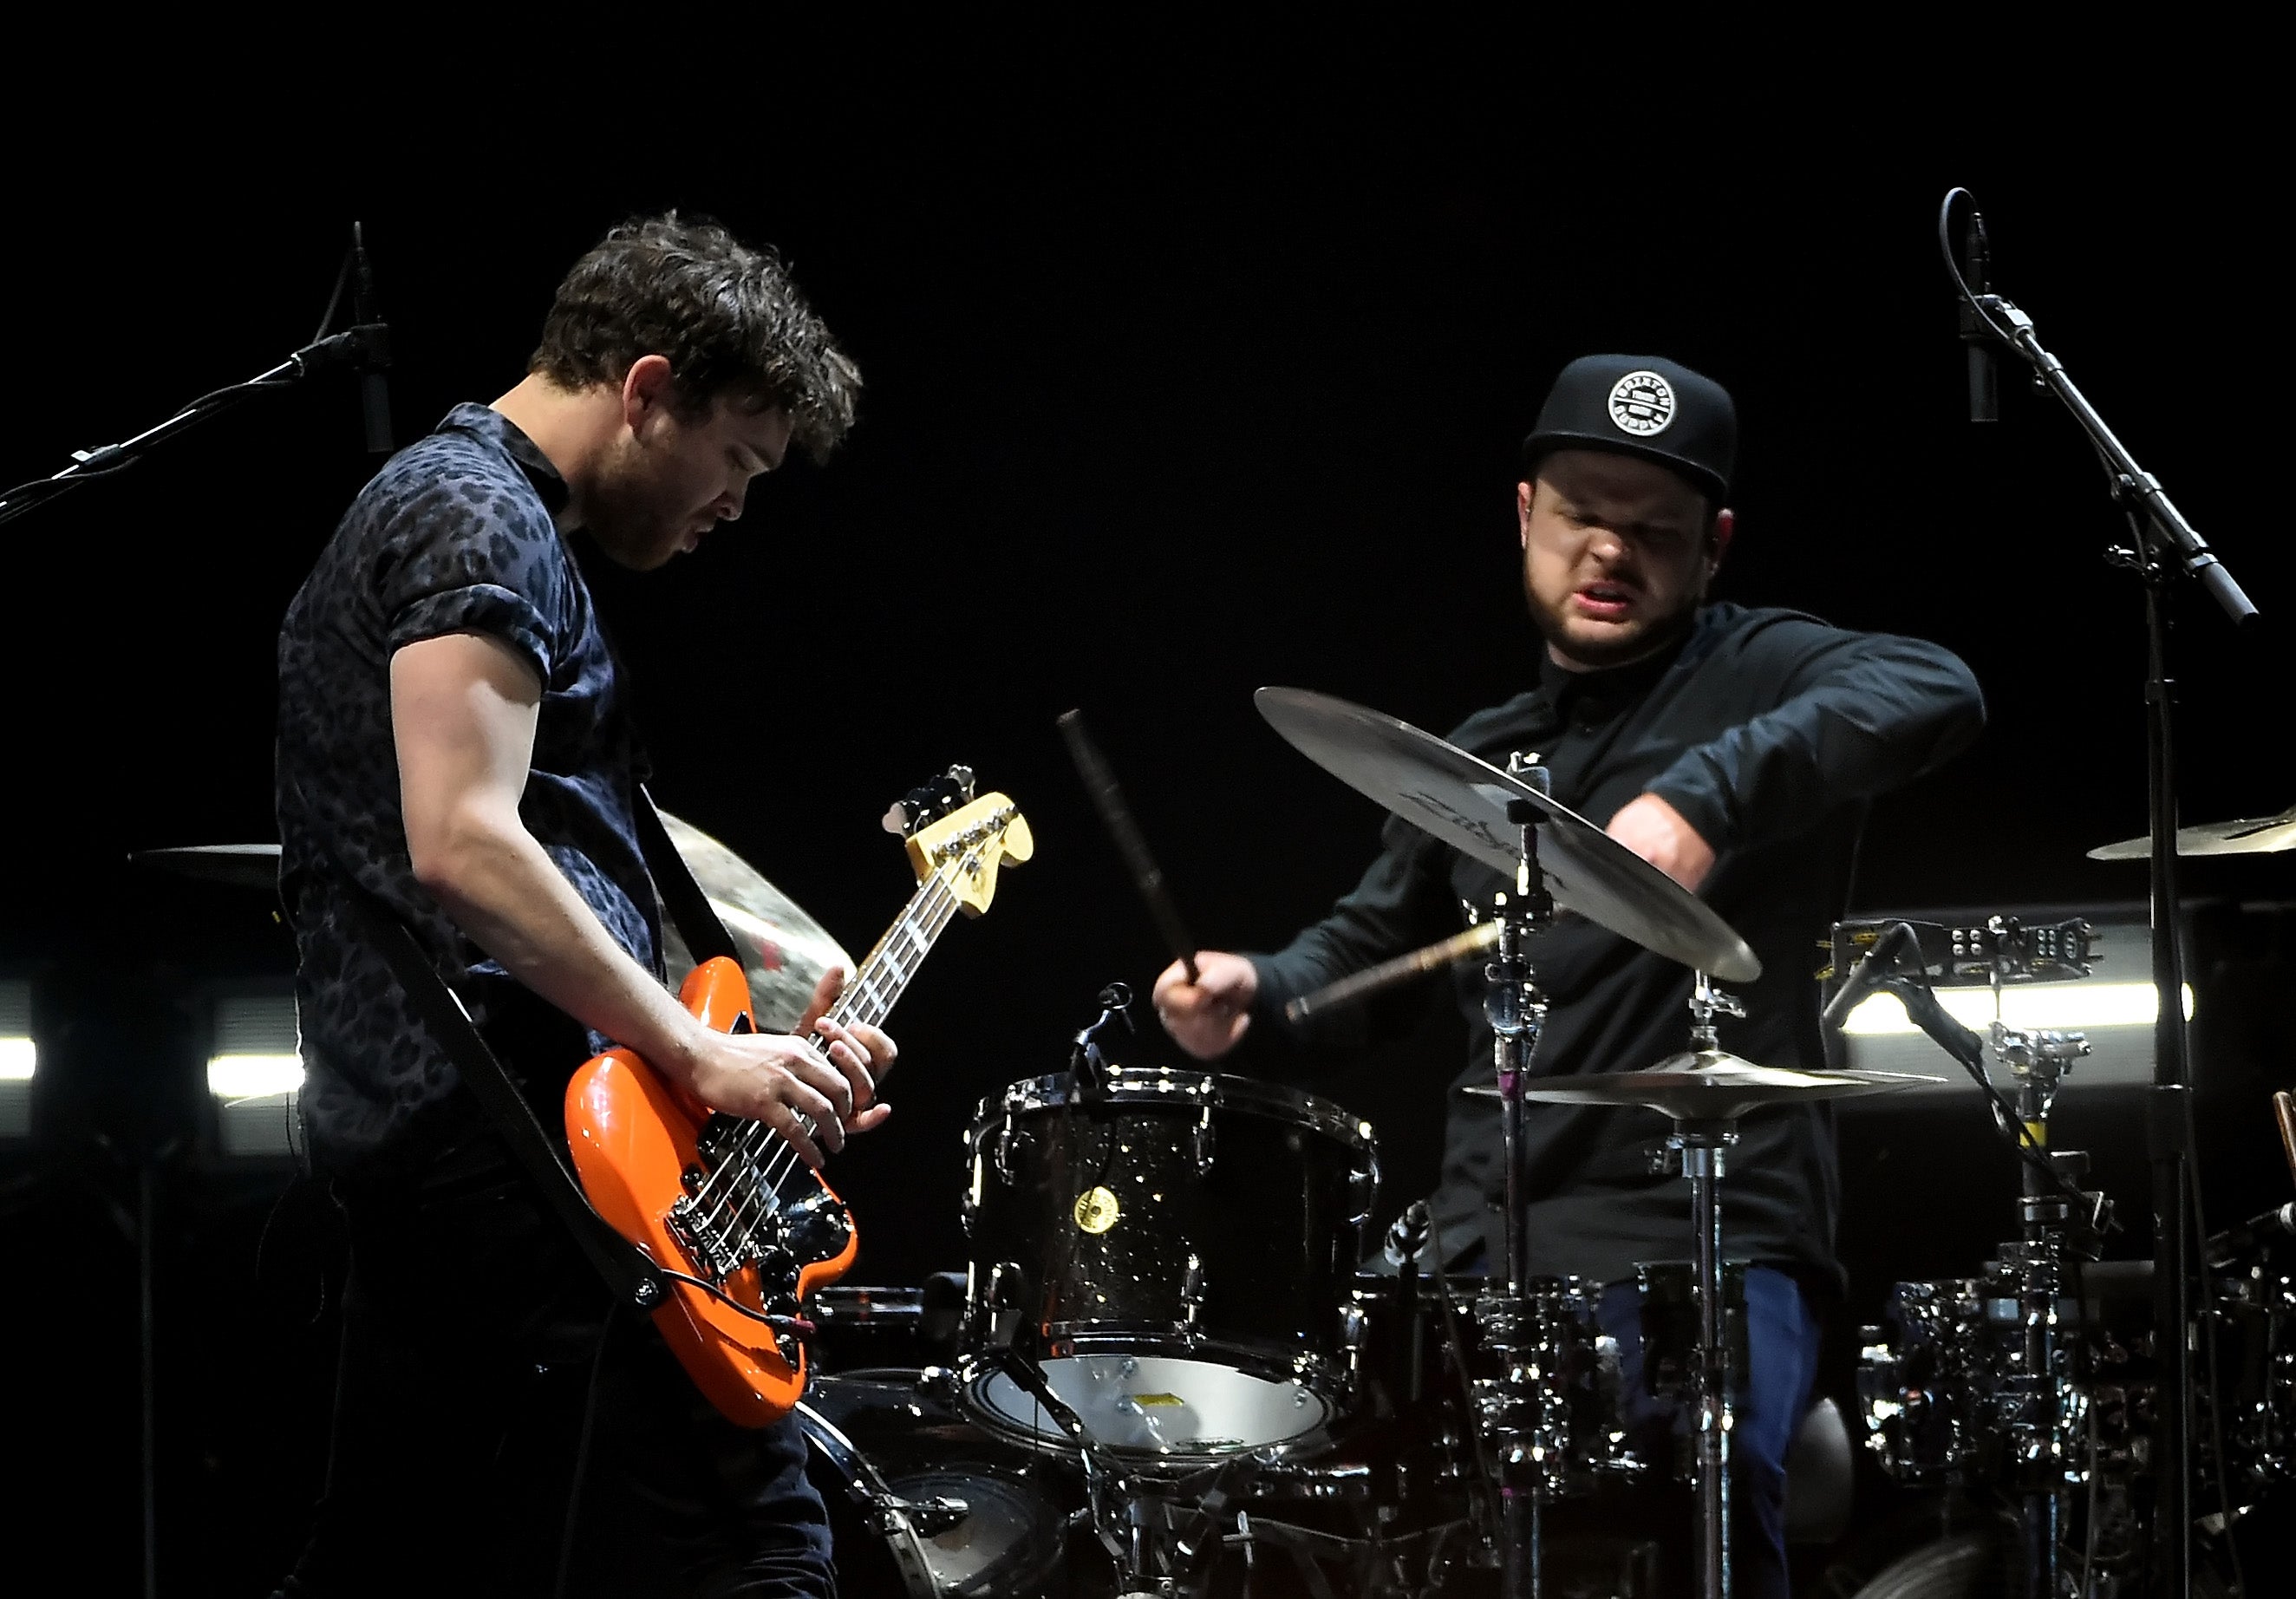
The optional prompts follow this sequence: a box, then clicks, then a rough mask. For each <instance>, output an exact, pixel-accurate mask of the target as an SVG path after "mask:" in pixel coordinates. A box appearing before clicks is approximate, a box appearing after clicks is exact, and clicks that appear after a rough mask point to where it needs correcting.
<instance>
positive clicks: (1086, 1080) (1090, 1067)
mask: <svg viewBox="0 0 2296 1599" xmlns="http://www.w3.org/2000/svg"><path fill="white" fill-rule="evenodd" d="M1095 1004H1097V1005H1099V1006H1100V1015H1099V1017H1098V1018H1097V1019H1096V1020H1095V1021H1093V1022H1092V1023H1091V1025H1089V1026H1087V1027H1086V1028H1085V1029H1083V1030H1082V1031H1080V1032H1078V1034H1077V1036H1076V1044H1075V1047H1074V1048H1073V1049H1072V1050H1071V1051H1070V1054H1069V1075H1070V1077H1071V1078H1074V1079H1075V1081H1076V1086H1077V1088H1078V1092H1080V1093H1083V1094H1097V1093H1098V1092H1100V1090H1101V1087H1102V1086H1103V1079H1104V1078H1106V1076H1107V1073H1108V1071H1109V1070H1110V1068H1111V1062H1110V1060H1109V1058H1108V1053H1107V1050H1106V1049H1105V1048H1104V1047H1103V1046H1104V1044H1105V1042H1106V1041H1107V1040H1108V1039H1109V1038H1111V1037H1113V1036H1114V1035H1115V1033H1116V1032H1117V1030H1118V1029H1121V1030H1122V1032H1123V1035H1124V1037H1127V1038H1129V1037H1132V1036H1133V1030H1134V1029H1133V1026H1132V985H1131V984H1129V983H1120V982H1118V983H1111V984H1109V985H1108V987H1106V988H1103V989H1102V990H1101V991H1100V995H1099V997H1098V998H1097V999H1096V1000H1095Z"/></svg>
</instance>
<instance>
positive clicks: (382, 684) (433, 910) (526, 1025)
mask: <svg viewBox="0 0 2296 1599" xmlns="http://www.w3.org/2000/svg"><path fill="white" fill-rule="evenodd" d="M566 495H567V488H566V483H565V480H563V479H562V478H561V477H560V476H559V475H558V472H557V471H556V469H554V468H553V466H552V465H551V464H550V462H549V460H548V458H547V457H545V455H543V453H542V452H541V451H540V450H539V449H538V448H537V447H535V445H534V443H533V441H532V440H531V439H528V438H527V437H526V435H525V434H523V433H521V432H520V431H519V430H518V429H517V428H516V427H515V426H513V425H512V423H511V422H510V421H509V419H508V418H506V417H504V416H503V415H502V414H499V413H497V412H496V411H493V410H490V409H488V407H486V406H475V405H464V406H455V409H454V410H452V411H450V412H448V413H447V417H446V420H445V421H444V422H441V423H440V424H439V428H438V430H437V431H435V432H433V433H431V434H430V436H429V437H428V438H426V439H421V440H419V441H418V442H416V443H414V444H413V445H410V446H409V447H406V449H404V450H401V451H400V452H399V453H398V455H394V456H392V457H391V458H390V460H389V462H388V463H386V464H385V465H384V467H383V469H382V471H381V472H379V473H378V474H377V475H376V476H375V478H374V480H373V481H372V482H370V483H369V484H368V485H367V486H366V488H365V489H363V490H362V491H361V492H360V494H359V496H358V498H357V499H356V500H355V501H353V502H352V504H351V507H350V509H349V510H348V512H345V513H344V515H343V519H342V521H341V523H340V526H338V527H337V528H336V529H335V535H334V537H333V538H332V540H331V541H330V542H329V544H328V545H327V547H326V549H325V550H324V553H322V554H321V555H320V557H319V560H318V564H317V565H316V567H315V568H314V569H313V570H312V572H311V575H310V577H309V578H307V579H306V580H305V582H304V584H303V586H302V589H301V590H300V591H299V593H298V594H296V596H295V599H294V602H293V603H292V604H291V605H290V606H289V607H288V609H287V617H286V620H285V622H284V623H283V625H282V627H281V628H280V634H279V740H278V749H277V775H278V790H277V801H278V808H279V839H280V844H281V860H280V895H281V898H282V899H283V901H284V903H285V905H286V906H287V909H288V912H289V914H290V916H291V920H292V922H293V924H294V931H295V940H296V947H297V951H298V954H299V963H298V967H297V972H296V999H297V1003H298V1005H299V1011H300V1019H301V1026H302V1052H303V1059H304V1062H305V1065H306V1068H307V1083H306V1086H305V1088H304V1091H303V1095H302V1111H303V1117H304V1122H305V1126H306V1128H307V1131H308V1134H309V1136H310V1141H311V1146H312V1150H313V1152H314V1154H315V1155H316V1156H317V1157H318V1158H319V1159H321V1160H323V1161H324V1162H325V1163H327V1164H329V1165H331V1166H334V1167H337V1168H341V1169H348V1168H353V1167H357V1166H358V1165H361V1164H364V1163H365V1162H366V1161H368V1160H372V1159H373V1157H375V1156H377V1155H380V1154H385V1153H387V1152H390V1151H392V1150H393V1149H394V1148H395V1147H402V1146H405V1145H406V1144H408V1143H409V1142H410V1140H411V1139H412V1138H413V1137H414V1133H413V1129H414V1128H416V1127H417V1126H418V1125H419V1124H421V1123H422V1122H423V1121H424V1119H426V1117H427V1116H428V1115H429V1114H430V1113H433V1112H434V1111H436V1109H437V1107H439V1106H440V1105H442V1103H445V1102H446V1100H447V1095H448V1093H449V1091H450V1090H451V1089H452V1088H453V1087H455V1082H456V1075H455V1069H454V1067H453V1066H452V1065H451V1064H449V1063H448V1062H447V1058H446V1055H445V1054H444V1053H443V1052H442V1051H441V1050H440V1049H439V1046H437V1045H436V1044H435V1043H433V1042H432V1041H431V1039H430V1036H429V1034H428V1033H427V1032H425V1031H424V1029H423V1028H422V1024H421V1023H420V1022H419V1021H417V1020H416V1019H415V1016H414V1012H413V1010H412V1008H411V1007H410V1006H409V1005H408V1003H407V1001H406V996H405V994H404V993H403V991H402V990H401V989H400V988H399V985H398V980H396V979H395V978H394V977H393V976H392V975H391V972H390V971H389V968H388V967H387V966H386V965H385V964H383V961H382V958H381V955H378V954H377V953H376V952H375V951H374V950H373V949H372V948H369V947H367V946H366V944H365V941H364V940H362V939H360V938H359V937H358V936H357V930H356V924H355V923H352V922H349V921H348V912H347V907H346V903H345V898H344V889H343V886H342V885H343V882H344V881H345V878H346V876H347V875H348V876H355V877H356V879H357V881H359V882H360V883H362V884H363V885H365V887H366V888H367V889H368V890H371V891H373V893H375V894H377V895H379V896H380V897H381V898H382V899H383V900H384V902H385V903H387V904H388V905H389V906H391V907H392V908H393V909H395V910H397V911H398V913H399V914H401V915H402V916H403V917H405V919H406V922H408V924H409V925H410V926H412V927H413V928H414V930H415V932H416V934H417V936H418V937H419V938H420V939H421V940H422V943H423V945H424V946H425V947H426V948H428V949H429V950H430V952H431V954H432V955H433V957H434V958H435V960H436V961H437V964H438V967H439V974H440V975H441V976H442V977H444V978H446V979H447V980H448V981H449V982H450V983H451V984H452V985H453V986H454V987H455V989H456V991H457V992H458V993H459V994H460V995H461V996H462V997H463V1003H464V1005H467V1006H468V1007H469V1008H470V1009H471V1013H472V1014H473V1015H474V1016H475V1017H476V1018H477V1020H478V1021H479V1022H480V1026H481V1028H482V1029H484V1030H485V1031H486V1033H487V1036H488V1040H489V1042H491V1043H492V1044H493V1045H494V1046H495V1049H496V1053H497V1054H500V1055H502V1056H503V1057H504V1062H505V1064H508V1065H509V1066H511V1067H512V1069H513V1070H514V1071H515V1072H516V1073H517V1074H519V1075H520V1076H521V1077H522V1078H524V1079H525V1082H526V1086H527V1087H528V1089H529V1094H530V1095H532V1097H533V1098H534V1099H535V1100H536V1102H537V1104H539V1105H542V1106H545V1107H547V1106H548V1105H550V1104H551V1103H553V1101H554V1099H555V1097H556V1095H558V1094H559V1093H560V1092H562V1090H563V1087H564V1085H565V1081H566V1078H568V1076H570V1074H571V1072H572V1071H573V1069H574V1068H575V1067H576V1066H578V1065H579V1064H580V1063H581V1062H582V1061H583V1060H584V1059H585V1058H586V1056H587V1055H588V1054H591V1053H592V1052H593V1051H594V1050H595V1049H596V1048H598V1047H601V1046H603V1042H604V1041H603V1040H602V1039H599V1038H597V1037H594V1035H591V1034H589V1033H588V1032H587V1031H586V1029H583V1028H582V1027H580V1026H579V1025H578V1024H577V1023H575V1022H574V1021H572V1020H571V1019H570V1018H568V1017H566V1016H564V1015H563V1014H562V1013H559V1012H556V1011H554V1010H552V1009H551V1008H550V1007H548V1006H546V1005H544V1004H543V1003H542V1001H541V1000H540V999H538V998H537V997H536V996H534V995H533V994H532V993H531V992H529V990H527V989H526V988H523V987H522V986H521V985H520V984H518V983H516V982H515V981H514V980H512V979H511V978H510V977H509V975H508V974H507V973H505V972H504V971H503V970H502V968H501V967H500V966H498V965H496V964H495V963H494V962H493V961H492V960H490V959H488V957H487V956H486V955H484V954H483V952H481V951H480V949H479V948H478V947H476V946H475V945H473V944H472V943H471V941H470V940H469V939H466V938H464V937H463V935H462V934H461V933H460V932H459V931H457V930H456V929H455V926H454V924H453V923H452V922H449V921H448V920H447V916H446V914H444V913H443V912H442V911H440V910H439V906H438V904H437V902H436V901H434V900H433V899H432V898H430V895H429V893H427V892H426V891H425V890H423V889H422V886H421V885H420V884H418V883H417V882H416V881H414V869H413V866H412V865H411V864H410V863H409V861H408V858H407V849H406V823H405V820H404V818H403V817H402V816H401V815H400V811H399V803H398V755H397V750H396V748H395V746H394V744H393V742H392V738H391V721H390V657H391V655H392V653H393V652H396V651H398V649H400V648H402V647H404V646H405V645H407V644H414V643H416V642H418V641H420V640H422V639H426V638H435V637H438V636H439V635H443V634H448V633H465V632H469V633H483V634H486V635H489V636H492V637H494V638H497V639H500V640H502V641H503V642H504V644H508V645H509V646H510V647H511V648H512V649H513V650H515V651H516V652H518V653H519V654H520V655H521V656H522V657H524V658H525V660H527V661H528V662H529V664H530V665H531V666H532V667H533V668H534V669H535V672H536V674H537V676H539V677H540V678H541V681H542V685H543V693H542V703H541V707H540V711H539V717H538V720H537V726H536V730H535V741H534V757H533V762H532V767H531V769H530V770H529V773H528V775H527V783H526V791H525V794H524V796H523V798H522V799H521V800H520V803H519V815H520V817H521V820H522V821H523V822H524V823H525V824H526V826H527V828H528V830H529V832H532V833H533V834H534V836H535V838H536V839H537V840H539V841H540V843H541V844H542V847H543V848H544V849H545V850H547V851H548V852H549V855H550V857H551V859H552V860H553V861H555V862H556V863H557V865H558V867H559V870H561V871H562V872H563V873H565V874H566V877H567V880H568V881H570V882H571V883H572V884H573V885H574V887H575V889H576V890H577V891H578V892H579V893H580V894H581V896H582V898H583V899H584V900H585V901H586V902H587V903H588V905H589V906H590V908H591V909H592V910H594V911H595V912H596V913H597V914H598V919H599V920H600V921H601V922H604V923H605V925H606V928H607V930H608V931H610V932H611V933H612V934H613V936H614V938H615V939H617V940H618V941H619V943H620V944H621V946H622V947H623V948H625V949H627V950H628V951H629V952H630V954H631V955H633V956H635V958H636V960H637V962H638V964H640V965H642V966H644V967H647V968H648V969H649V970H652V971H653V972H656V973H657V974H658V973H659V972H660V956H659V954H658V951H659V950H660V919H659V917H660V913H659V911H658V909H657V907H656V901H655V898H654V894H653V888H652V879H651V878H650V877H649V876H648V874H647V872H646V868H645V864H644V857H643V856H642V854H641V852H640V850H639V847H638V842H637V833H636V827H635V822H634V820H633V808H634V807H635V805H636V804H637V803H638V799H637V784H638V783H639V782H640V780H641V778H642V776H643V771H642V759H643V758H642V756H641V753H640V748H639V744H638V742H637V736H636V732H635V727H634V726H633V725H632V722H631V707H630V701H629V692H628V689H627V685H625V684H624V682H623V681H622V678H621V676H620V673H619V670H618V668H617V667H616V664H615V660H614V657H613V654H612V652H611V650H610V649H609V647H608V645H607V643H606V639H605V635H603V633H602V632H601V631H600V629H599V626H598V619H597V615H596V612H595V610H594V607H593V605H592V603H591V598H590V591H589V589H588V587H587V586H586V585H585V584H584V582H583V580H582V575H581V572H580V570H578V568H577V566H576V565H575V562H574V560H573V555H572V553H571V552H570V550H569V549H568V548H567V545H566V542H565V539H564V537H562V535H561V533H560V532H559V529H558V528H557V525H556V523H555V522H554V521H553V512H554V511H556V510H558V509H559V508H560V507H562V506H563V504H565V501H566ZM544 1119H545V1125H555V1121H556V1118H555V1117H554V1116H553V1115H550V1114H547V1113H546V1112H545V1118H544Z"/></svg>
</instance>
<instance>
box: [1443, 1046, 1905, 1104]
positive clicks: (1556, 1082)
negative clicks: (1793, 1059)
mask: <svg viewBox="0 0 2296 1599" xmlns="http://www.w3.org/2000/svg"><path fill="white" fill-rule="evenodd" d="M1944 1080H1945V1079H1944V1078H1935V1077H1923V1076H1921V1075H1919V1074H1917V1073H1914V1072H1907V1071H1790V1070H1785V1069H1784V1068H1783V1067H1777V1066H1757V1065H1755V1064H1754V1063H1753V1062H1751V1061H1743V1060H1740V1059H1739V1058H1738V1057H1737V1056H1736V1055H1734V1054H1729V1053H1728V1052H1727V1051H1726V1050H1719V1049H1706V1050H1699V1051H1697V1052H1695V1053H1693V1054H1678V1055H1669V1057H1667V1059H1666V1060H1664V1061H1662V1062H1660V1063H1659V1064H1658V1065H1657V1066H1656V1067H1654V1068H1652V1070H1648V1071H1604V1072H1596V1073H1594V1074H1592V1075H1590V1076H1587V1077H1574V1078H1532V1079H1531V1080H1530V1081H1529V1082H1528V1083H1526V1084H1524V1085H1523V1087H1522V1088H1521V1095H1522V1097H1523V1098H1525V1099H1528V1100H1536V1101H1538V1102H1539V1103H1543V1104H1552V1105H1611V1106H1620V1105H1639V1106H1641V1107H1643V1108H1644V1109H1646V1110H1652V1111H1658V1112H1659V1113H1660V1114H1661V1115H1664V1116H1669V1117H1671V1118H1673V1119H1675V1120H1677V1121H1735V1120H1737V1119H1739V1118H1740V1117H1742V1116H1743V1115H1745V1114H1746V1113H1747V1112H1748V1111H1755V1110H1759V1109H1760V1108H1761V1107H1763V1106H1765V1105H1782V1104H1800V1103H1804V1102H1806V1101H1809V1100H1819V1099H1847V1098H1849V1097H1852V1096H1854V1095H1861V1094H1888V1093H1890V1092H1892V1091H1893V1090H1896V1089H1898V1088H1911V1087H1915V1085H1916V1084H1920V1083H1941V1082H1943V1081H1944ZM1467 1092H1468V1093H1469V1094H1472V1095H1476V1096H1478V1097H1480V1098H1488V1099H1496V1098H1497V1097H1498V1092H1499V1091H1498V1087H1497V1085H1496V1084H1492V1083H1473V1084H1470V1085H1469V1086H1468V1087H1467Z"/></svg>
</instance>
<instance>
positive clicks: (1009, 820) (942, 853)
mask: <svg viewBox="0 0 2296 1599" xmlns="http://www.w3.org/2000/svg"><path fill="white" fill-rule="evenodd" d="M897 820H898V823H899V826H900V831H901V832H903V833H904V834H906V840H907V844H908V851H909V865H911V866H913V867H914V868H915V869H916V873H917V881H919V882H922V881H925V880H927V879H928V878H931V877H934V876H939V878H940V879H941V880H942V881H944V882H946V883H947V885H948V887H949V889H950V890H951V891H952V892H954V893H955V896H956V902H957V905H958V906H959V907H960V908H961V909H963V910H964V913H965V914H967V915H969V916H977V915H979V914H980V913H981V912H983V911H985V910H987V909H988V902H989V901H990V900H991V899H993V898H996V873H997V869H998V868H999V867H1002V866H1006V865H1019V864H1020V863H1021V862H1022V861H1025V860H1027V859H1028V858H1029V857H1030V856H1032V855H1034V854H1035V853H1036V852H1037V841H1036V839H1035V837H1034V835H1032V834H1031V833H1030V832H1029V822H1028V818H1027V817H1025V816H1022V815H1021V811H1020V808H1019V807H1018V806H1015V805H1014V804H1013V801H1012V800H1010V799H1007V798H1005V796H1004V795H1003V794H983V795H981V796H980V798H978V799H975V798H974V797H973V783H972V767H950V768H949V769H948V770H947V772H945V773H943V774H942V775H940V776H939V777H938V778H936V779H934V780H933V781H932V782H931V783H927V784H926V785H924V786H923V787H922V788H917V789H912V790H910V791H909V792H908V794H907V795H906V797H904V798H903V799H901V801H900V803H898V805H896V806H895V807H894V808H892V810H891V811H890V812H888V813H887V814H886V816H885V824H886V828H887V830H888V831H889V832H890V831H891V830H892V829H893V827H894V825H895V823H896V821H897Z"/></svg>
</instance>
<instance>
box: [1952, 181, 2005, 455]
mask: <svg viewBox="0 0 2296 1599" xmlns="http://www.w3.org/2000/svg"><path fill="white" fill-rule="evenodd" d="M1992 264H1993V263H1992V255H1991V252H1990V251H1989V250H1988V249H1987V247H1986V242H1985V217H1984V214H1983V213H1982V212H1980V211H1979V210H1977V209H1975V208H1973V207H1972V209H1971V210H1970V213H1969V231H1968V232H1967V233H1966V234H1963V235H1962V241H1961V274H1962V276H1963V278H1964V279H1965V280H1966V281H1967V283H1968V284H1969V291H1970V293H1971V294H1972V295H1979V294H1983V293H1985V292H1986V291H1987V288H1988V284H1987V282H1986V276H1987V269H1988V268H1989V267H1990V266H1992ZM1961 341H1962V343H1963V344H1964V345H1966V346H1967V347H1968V350H1967V354H1968V357H1969V420H1970V421H1972V422H1998V421H2000V420H2001V387H2000V372H1999V369H1998V368H1997V367H1996V366H1995V365H1994V361H1993V335H1992V334H1991V333H1990V332H1988V331H1987V329H1986V326H1985V319H1984V318H1983V317H1981V316H1979V315H1978V314H1977V307H1975V306H1972V305H1971V304H1970V303H1969V301H1968V300H1966V299H1964V300H1963V301H1962V302H1961Z"/></svg>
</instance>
